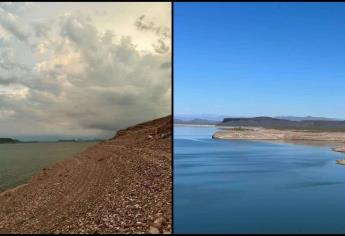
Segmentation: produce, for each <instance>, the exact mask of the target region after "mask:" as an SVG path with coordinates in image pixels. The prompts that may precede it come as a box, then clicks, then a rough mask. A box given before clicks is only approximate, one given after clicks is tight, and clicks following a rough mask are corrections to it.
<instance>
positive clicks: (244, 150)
mask: <svg viewBox="0 0 345 236" xmlns="http://www.w3.org/2000/svg"><path fill="white" fill-rule="evenodd" d="M215 131H216V129H215V128H200V127H199V128H198V127H175V128H174V148H175V149H174V230H175V232H176V233H182V232H183V233H345V222H344V212H345V204H344V201H345V167H344V166H341V165H337V164H336V163H335V160H336V159H342V158H344V154H342V153H337V152H333V151H332V150H330V148H329V147H327V146H311V145H296V144H285V143H270V142H260V141H228V140H212V139H211V135H212V134H213V133H214V132H215Z"/></svg>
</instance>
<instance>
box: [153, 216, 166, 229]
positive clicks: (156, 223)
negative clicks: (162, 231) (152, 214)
mask: <svg viewBox="0 0 345 236" xmlns="http://www.w3.org/2000/svg"><path fill="white" fill-rule="evenodd" d="M164 223H165V219H164V217H162V216H160V217H159V218H157V219H156V220H155V221H154V222H153V225H154V226H155V227H157V228H160V227H161V226H162V224H164Z"/></svg>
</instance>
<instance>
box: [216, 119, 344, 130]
mask: <svg viewBox="0 0 345 236" xmlns="http://www.w3.org/2000/svg"><path fill="white" fill-rule="evenodd" d="M219 125H220V126H249V127H263V128H272V129H301V130H314V131H345V121H337V120H301V121H293V120H286V119H278V118H272V117H264V116H263V117H254V118H224V119H223V122H222V123H220V124H219Z"/></svg>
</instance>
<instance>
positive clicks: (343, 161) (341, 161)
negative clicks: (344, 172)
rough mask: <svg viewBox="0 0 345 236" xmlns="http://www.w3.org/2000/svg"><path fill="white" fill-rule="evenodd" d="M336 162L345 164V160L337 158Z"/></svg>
mask: <svg viewBox="0 0 345 236" xmlns="http://www.w3.org/2000/svg"><path fill="white" fill-rule="evenodd" d="M336 163H337V164H339V165H345V160H344V159H343V160H336Z"/></svg>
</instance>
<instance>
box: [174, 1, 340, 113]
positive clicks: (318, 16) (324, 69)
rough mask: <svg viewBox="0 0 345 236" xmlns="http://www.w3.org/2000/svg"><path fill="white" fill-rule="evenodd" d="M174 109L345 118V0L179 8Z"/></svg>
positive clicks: (177, 5)
mask: <svg viewBox="0 0 345 236" xmlns="http://www.w3.org/2000/svg"><path fill="white" fill-rule="evenodd" d="M174 96H175V97H174V112H175V114H224V115H229V116H259V115H269V116H279V115H296V116H307V115H312V116H324V117H333V118H344V119H345V3H175V8H174Z"/></svg>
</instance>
